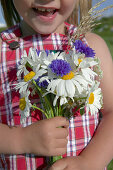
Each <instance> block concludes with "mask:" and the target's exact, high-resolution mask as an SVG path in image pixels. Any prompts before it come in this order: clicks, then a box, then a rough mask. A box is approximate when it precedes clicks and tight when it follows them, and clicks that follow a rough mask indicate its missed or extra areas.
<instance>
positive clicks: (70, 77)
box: [62, 71, 74, 80]
mask: <svg viewBox="0 0 113 170" xmlns="http://www.w3.org/2000/svg"><path fill="white" fill-rule="evenodd" d="M73 77H74V73H73V72H72V71H71V72H70V73H68V74H67V75H64V76H63V77H62V79H63V80H70V79H72V78H73Z"/></svg>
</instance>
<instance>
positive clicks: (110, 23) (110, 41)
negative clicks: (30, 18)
mask: <svg viewBox="0 0 113 170" xmlns="http://www.w3.org/2000/svg"><path fill="white" fill-rule="evenodd" d="M98 22H99V23H101V24H100V25H98V26H96V27H95V29H94V30H93V32H95V33H96V34H98V35H100V36H101V37H102V38H103V39H104V40H105V41H106V43H107V45H108V48H109V50H110V52H111V55H112V58H113V17H109V18H102V19H101V20H99V21H98ZM4 29H6V28H0V32H1V31H2V30H4ZM105 156H106V154H105ZM108 170H113V160H112V161H111V162H110V163H109V165H108Z"/></svg>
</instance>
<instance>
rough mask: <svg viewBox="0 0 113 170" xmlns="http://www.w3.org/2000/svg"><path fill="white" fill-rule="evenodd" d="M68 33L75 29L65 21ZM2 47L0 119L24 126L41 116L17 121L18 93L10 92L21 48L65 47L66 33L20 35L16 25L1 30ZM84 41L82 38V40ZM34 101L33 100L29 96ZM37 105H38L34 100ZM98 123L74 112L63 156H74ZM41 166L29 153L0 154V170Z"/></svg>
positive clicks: (34, 114) (31, 169)
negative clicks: (16, 45)
mask: <svg viewBox="0 0 113 170" xmlns="http://www.w3.org/2000/svg"><path fill="white" fill-rule="evenodd" d="M66 27H67V30H68V34H69V35H71V34H72V33H73V31H76V28H75V27H74V26H73V25H69V24H67V23H66ZM1 38H2V50H1V63H0V93H1V95H0V122H1V123H4V124H7V125H10V126H14V125H15V126H24V127H25V126H28V125H30V124H32V123H33V122H36V121H38V120H40V119H42V116H41V113H40V112H32V113H31V117H29V118H28V119H27V120H26V122H25V123H24V124H23V125H21V124H20V116H19V94H18V92H16V91H14V89H13V86H12V84H15V83H16V82H17V77H16V72H17V65H18V63H19V61H20V58H21V55H22V54H23V50H26V51H27V52H28V51H29V48H30V47H34V48H37V49H39V50H43V49H48V50H66V47H67V42H68V39H67V36H65V35H62V34H58V33H52V34H50V35H45V36H41V35H40V34H37V35H32V36H27V37H25V38H21V31H20V28H19V24H18V25H16V26H14V27H12V28H10V29H8V30H6V31H4V32H2V33H1ZM15 40H16V41H18V42H19V44H20V47H19V48H17V49H16V50H11V49H10V48H9V44H10V42H12V41H15ZM84 41H85V40H84ZM33 100H34V101H35V100H36V101H37V99H35V98H34V99H33ZM37 104H40V101H39V99H38V101H37ZM98 123H99V115H98V113H97V114H96V115H92V116H91V115H90V113H89V114H88V115H86V114H85V115H83V116H80V113H76V116H75V117H73V118H72V119H71V120H70V125H69V137H68V145H67V154H66V155H64V157H65V156H77V155H79V154H80V153H81V151H82V150H83V149H84V148H85V147H86V146H87V144H88V143H89V141H90V140H91V138H92V136H93V134H94V132H95V130H96V128H97V126H98ZM44 165H45V159H44V157H36V156H34V155H32V154H25V155H4V154H1V155H0V170H36V169H39V170H41V169H42V168H43V167H44Z"/></svg>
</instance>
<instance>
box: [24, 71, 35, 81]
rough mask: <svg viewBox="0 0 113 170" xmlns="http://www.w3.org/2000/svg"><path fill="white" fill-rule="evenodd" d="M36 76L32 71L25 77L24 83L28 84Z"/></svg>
mask: <svg viewBox="0 0 113 170" xmlns="http://www.w3.org/2000/svg"><path fill="white" fill-rule="evenodd" d="M34 76H35V72H33V71H30V72H29V73H28V74H27V75H25V76H24V81H25V82H28V81H29V80H31V79H32V78H33V77H34Z"/></svg>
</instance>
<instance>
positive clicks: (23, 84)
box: [15, 0, 105, 162]
mask: <svg viewBox="0 0 113 170" xmlns="http://www.w3.org/2000/svg"><path fill="white" fill-rule="evenodd" d="M104 1H105V0H102V1H101V2H100V3H98V4H97V5H96V7H98V6H99V5H100V4H101V3H102V2H104ZM96 7H93V8H92V9H91V10H90V11H89V13H88V16H86V17H85V18H83V20H82V21H81V23H80V25H79V26H78V30H77V31H76V32H75V35H73V36H72V37H70V38H69V43H70V42H73V44H72V45H71V48H70V50H67V51H48V50H43V51H39V50H37V49H33V48H30V49H29V53H28V54H27V52H26V51H24V54H23V55H22V57H21V60H20V65H19V67H18V72H17V77H18V79H19V80H21V81H20V82H19V83H17V84H16V86H15V89H16V90H19V93H20V96H21V98H20V104H19V108H20V115H21V122H23V121H24V120H25V119H26V118H27V117H29V116H30V109H31V108H33V109H38V110H40V111H41V112H42V113H43V114H44V115H45V117H46V118H52V117H55V116H65V117H66V118H68V119H70V118H71V117H72V116H73V109H74V110H75V112H76V111H78V110H80V114H81V115H83V114H84V113H85V114H88V113H89V112H90V113H91V115H92V114H96V113H97V112H98V111H99V109H101V108H102V105H103V100H102V99H103V98H102V92H101V88H100V87H99V81H97V77H98V78H101V77H102V71H101V69H100V63H99V59H98V58H97V57H95V52H94V50H93V49H92V48H90V47H89V46H88V45H87V44H85V43H83V42H82V41H81V40H80V38H81V36H84V35H85V33H86V32H87V31H89V30H90V29H91V28H92V27H93V26H94V25H95V24H94V23H93V21H94V20H95V18H97V17H96V15H95V14H96V13H99V12H101V11H99V12H94V11H93V10H94V9H95V8H96ZM91 14H94V16H91ZM85 28H86V29H85ZM85 30H86V32H85ZM22 75H23V79H21V78H20V77H21V76H22ZM35 94H38V96H39V98H40V100H41V107H38V106H37V104H36V103H32V102H31V101H30V96H33V95H35ZM60 158H62V156H60V157H59V156H58V157H53V160H52V162H54V161H55V160H58V159H60Z"/></svg>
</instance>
